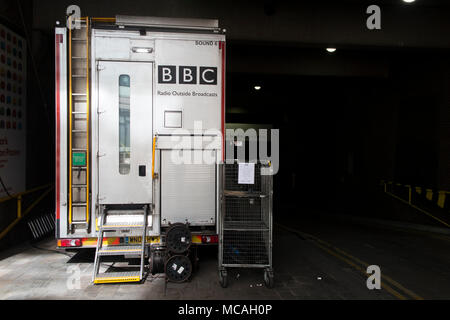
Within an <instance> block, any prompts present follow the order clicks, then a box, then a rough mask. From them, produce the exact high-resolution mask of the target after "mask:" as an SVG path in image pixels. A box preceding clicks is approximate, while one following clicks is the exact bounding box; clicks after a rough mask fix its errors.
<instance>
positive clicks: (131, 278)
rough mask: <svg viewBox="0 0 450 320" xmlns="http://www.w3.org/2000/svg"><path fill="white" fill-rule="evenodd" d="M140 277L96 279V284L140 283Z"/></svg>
mask: <svg viewBox="0 0 450 320" xmlns="http://www.w3.org/2000/svg"><path fill="white" fill-rule="evenodd" d="M139 281H141V279H140V278H139V277H114V278H95V279H94V283H117V282H139Z"/></svg>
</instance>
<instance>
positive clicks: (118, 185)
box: [98, 61, 153, 204]
mask: <svg viewBox="0 0 450 320" xmlns="http://www.w3.org/2000/svg"><path fill="white" fill-rule="evenodd" d="M98 81H99V82H98V83H99V87H98V90H99V92H98V97H99V104H98V113H99V116H98V119H99V120H98V121H99V123H98V146H99V148H98V150H99V152H98V157H99V159H98V165H99V168H98V172H99V203H100V204H131V203H134V204H144V203H151V202H152V177H151V167H152V107H153V92H152V90H153V89H152V88H153V83H152V81H153V64H152V63H147V62H117V61H114V62H112V61H111V62H107V61H100V62H99V63H98Z"/></svg>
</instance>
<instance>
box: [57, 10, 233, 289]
mask: <svg viewBox="0 0 450 320" xmlns="http://www.w3.org/2000/svg"><path fill="white" fill-rule="evenodd" d="M55 79H56V83H55V93H56V97H55V98H56V101H55V106H56V112H55V114H56V208H55V210H56V237H57V245H58V247H59V248H65V249H83V248H96V258H95V268H94V269H95V270H94V275H93V282H94V283H107V282H138V281H141V280H142V279H143V278H144V275H145V273H146V271H148V270H150V271H151V272H159V271H161V269H164V268H165V265H167V263H168V260H169V259H172V260H171V261H176V263H173V264H171V266H172V267H173V266H174V265H175V266H178V268H177V267H174V269H173V270H172V268H171V271H173V272H172V274H168V276H169V278H170V279H171V280H173V281H183V280H185V279H186V278H187V277H189V275H190V273H191V271H192V265H191V264H190V262H189V261H188V260H187V258H186V257H187V252H188V251H190V247H191V245H194V246H195V245H198V244H211V243H217V241H218V237H217V230H218V228H217V221H218V219H217V217H218V212H219V206H220V203H219V202H220V201H219V198H218V197H219V164H220V163H221V162H223V159H224V141H223V137H224V125H225V111H224V108H225V106H224V103H225V35H224V30H222V29H220V28H219V25H218V21H217V20H209V19H173V18H157V17H136V16H120V15H118V16H116V17H115V18H91V17H75V16H69V17H68V19H67V26H64V27H63V26H61V25H57V27H56V28H55ZM111 256H123V257H125V258H127V257H130V258H133V257H134V258H138V259H140V260H139V261H140V263H139V266H138V268H137V270H134V271H129V270H127V271H124V272H104V273H101V272H100V268H99V266H100V260H101V259H102V258H111ZM147 266H148V267H147ZM158 270H159V271H158ZM163 271H164V270H163Z"/></svg>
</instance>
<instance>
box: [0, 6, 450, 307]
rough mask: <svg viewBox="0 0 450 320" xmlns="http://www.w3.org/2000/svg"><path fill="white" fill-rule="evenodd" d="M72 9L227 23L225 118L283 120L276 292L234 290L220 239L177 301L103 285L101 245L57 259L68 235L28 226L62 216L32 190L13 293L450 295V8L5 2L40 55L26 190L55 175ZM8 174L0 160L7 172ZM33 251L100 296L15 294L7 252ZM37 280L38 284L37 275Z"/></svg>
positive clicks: (11, 215) (243, 286)
mask: <svg viewBox="0 0 450 320" xmlns="http://www.w3.org/2000/svg"><path fill="white" fill-rule="evenodd" d="M71 4H76V5H78V6H79V7H80V8H81V12H82V16H90V17H115V16H116V15H117V14H123V15H136V16H157V17H172V18H208V19H209V18H211V19H218V20H219V25H220V27H221V28H223V29H226V32H225V35H226V72H225V79H226V82H225V88H226V91H225V92H226V95H225V122H226V126H227V127H228V126H230V127H240V126H243V127H245V128H247V127H255V128H270V129H279V170H278V173H277V174H276V175H274V177H273V222H274V240H273V241H274V244H273V255H274V258H273V259H274V273H275V285H274V288H273V289H272V290H269V289H266V288H264V289H265V290H267V291H257V290H260V289H259V283H260V282H261V280H260V278H261V277H260V275H259V274H256V275H254V274H253V273H252V272H253V271H251V270H244V271H239V272H240V273H238V271H236V272H235V271H230V274H231V279H233V280H230V284H229V286H230V287H229V288H227V289H223V288H221V287H220V286H219V285H218V283H217V265H216V263H217V261H216V259H217V249H216V247H207V248H200V252H199V255H200V256H199V257H200V264H202V268H200V269H199V270H198V272H197V273H196V274H194V275H193V280H192V281H191V282H189V285H188V286H187V287H186V286H185V287H179V286H177V284H170V283H169V284H168V286H169V287H167V290H168V291H167V295H163V294H162V288H163V285H162V284H159V283H158V281H157V280H153V281H149V280H148V279H147V281H146V283H145V284H143V285H142V286H141V287H139V288H142V289H130V287H129V286H128V287H127V286H124V285H116V286H103V287H101V286H95V287H94V288H96V289H92V290H91V291H89V290H90V289H89V288H90V287H93V285H92V284H90V280H91V279H90V272H91V269H89V270H88V268H89V266H91V265H92V261H93V253H92V252H88V253H86V252H87V250H86V251H83V252H82V253H74V252H70V251H69V252H67V253H65V254H66V255H69V257H67V256H65V255H62V254H56V252H59V251H62V250H59V249H57V248H56V240H55V236H54V233H55V231H54V230H53V231H51V232H50V233H48V234H46V235H45V236H44V237H42V238H40V239H34V238H33V234H32V232H30V229H29V228H30V227H29V223H28V222H29V221H30V219H33V217H39V216H42V215H46V214H53V215H54V214H55V201H56V199H55V192H54V191H49V192H48V193H47V194H46V195H44V196H43V194H42V191H44V190H46V189H40V190H38V191H36V192H33V193H30V194H28V195H27V196H25V195H24V196H23V204H21V205H22V207H23V208H26V207H27V206H29V205H30V204H34V202H35V201H36V200H39V201H38V202H37V204H36V205H35V206H34V205H33V207H32V209H31V210H30V211H29V212H27V217H25V218H24V219H22V220H21V221H19V222H18V223H17V224H15V225H14V227H13V228H12V229H11V230H10V231H9V232H8V233H7V234H5V236H4V237H2V238H1V239H0V250H1V251H0V299H11V298H12V299H54V298H56V299H59V298H61V297H69V298H70V299H101V298H102V297H106V299H123V298H124V297H127V298H126V299H196V297H195V295H193V294H192V293H191V292H192V290H194V291H195V290H199V291H198V292H201V293H200V297H201V298H203V299H240V298H241V297H242V299H283V300H284V299H288V300H289V299H344V300H345V299H371V300H372V299H373V300H376V299H413V300H414V299H449V298H450V276H449V273H448V265H449V263H450V258H449V255H448V252H449V251H448V249H450V242H449V241H450V229H449V228H450V212H449V210H450V205H449V203H450V199H448V193H450V90H449V88H450V37H449V36H448V35H449V34H450V19H449V15H450V3H449V2H448V1H445V0H428V1H427V0H417V1H414V2H412V3H406V2H404V1H402V0H378V1H366V0H363V1H360V0H339V1H336V0H334V1H331V0H329V1H328V0H320V1H307V0H305V1H296V2H294V1H282V0H280V1H277V0H265V1H257V0H253V1H245V2H244V1H222V2H214V1H200V0H199V1H194V0H193V1H181V0H171V1H141V0H134V1H130V2H129V3H126V4H125V3H124V2H123V1H115V0H109V1H103V0H99V1H84V0H80V1H65V0H60V1H50V0H40V1H36V0H14V1H3V0H1V1H0V23H1V24H2V25H4V26H6V27H7V28H9V29H10V30H12V31H14V32H15V33H17V34H18V35H20V36H22V37H23V38H24V39H26V43H27V48H28V50H27V64H26V79H27V83H26V88H27V91H26V97H27V105H26V148H25V150H26V170H25V173H23V174H24V175H25V176H26V188H25V189H26V190H31V189H34V188H36V187H40V186H47V185H48V186H49V187H52V185H53V184H54V181H55V179H56V177H55V172H56V169H55V168H56V167H55V166H56V164H55V152H56V151H55V139H56V135H55V134H56V128H55V119H56V118H55V117H56V114H55V110H56V108H55V92H56V88H55V33H54V32H55V29H54V28H55V26H57V25H56V21H59V22H60V23H61V24H64V23H65V20H66V8H67V7H68V6H69V5H71ZM374 4H375V5H377V6H379V7H380V8H381V29H379V30H369V29H368V28H367V26H366V20H367V19H368V17H369V16H370V14H368V13H367V12H366V9H367V7H368V6H370V5H374ZM0 40H1V39H0ZM327 48H336V50H335V51H334V52H329V51H328V50H326V49H327ZM256 87H258V89H257V88H256ZM0 130H1V129H0ZM1 138H2V132H1V131H0V139H1ZM271 143H274V142H273V141H272V142H271ZM0 148H1V145H0ZM0 160H1V158H0ZM5 172H6V170H4V171H2V167H0V177H2V175H4V174H6V173H5ZM1 188H2V186H1V185H0V189H1ZM3 188H4V187H3ZM23 191H25V190H23ZM447 192H448V193H447ZM445 195H447V197H446V196H445ZM40 197H42V198H40ZM0 198H1V197H0ZM6 198H10V199H9V201H2V202H0V232H1V231H3V230H4V229H6V228H7V227H8V225H10V224H11V222H12V221H14V219H15V218H16V212H17V201H16V200H15V199H16V197H13V195H8V196H6ZM290 247H295V248H297V249H296V250H292V248H291V249H289V248H290ZM27 250H28V251H27ZM330 250H331V251H332V254H331V255H330V252H328V253H327V251H330ZM24 252H25V253H26V252H29V254H30V255H31V254H33V255H36V256H39V255H40V254H41V255H44V256H45V257H44V256H43V257H36V258H33V259H34V260H33V261H35V263H43V262H42V261H44V260H43V259H50V260H49V261H52V263H54V264H55V266H56V265H58V268H59V269H58V270H60V271H61V272H62V274H63V276H61V279H59V278H58V279H59V280H60V281H61V283H64V281H65V278H64V273H65V270H66V267H67V266H66V263H67V264H70V263H68V260H69V259H70V261H69V262H71V261H72V262H73V263H74V264H76V265H81V266H82V268H83V270H84V271H82V273H83V274H84V273H85V271H86V270H88V271H86V274H89V276H86V277H84V278H82V281H81V282H82V287H83V290H86V292H82V291H83V290H82V291H81V292H80V291H77V292H76V293H73V292H72V293H71V292H69V293H67V292H65V291H64V290H66V289H65V287H64V288H61V290H60V291H61V292H64V293H61V292H59V291H58V290H57V289H55V290H56V291H55V292H57V293H55V292H53V291H51V290H50V289H49V288H50V286H51V285H49V287H47V285H44V286H43V288H41V289H42V291H39V290H40V289H39V286H37V287H36V286H35V287H33V290H32V292H31V291H30V292H26V291H27V290H26V288H27V284H26V283H25V282H24V283H21V284H20V285H19V288H20V290H22V291H23V292H22V291H21V292H15V293H14V294H13V293H11V292H13V289H12V288H13V287H14V286H15V280H14V279H9V280H7V281H6V280H5V282H4V286H3V288H4V289H2V285H1V283H2V281H3V280H2V277H3V275H7V274H8V272H9V270H10V267H6V263H7V262H5V261H6V260H8V259H12V260H9V261H10V262H8V265H9V264H12V265H14V263H16V262H13V261H15V260H14V259H16V256H17V255H20V254H23V253H24ZM64 252H65V251H64ZM60 253H61V252H60ZM333 253H335V255H334V256H332V255H333ZM47 255H48V256H47ZM291 255H293V256H295V258H291V257H290V256H291ZM355 257H358V258H355ZM17 259H19V257H17ZM346 259H350V260H351V261H357V262H355V264H357V265H358V266H359V268H360V269H361V268H362V270H363V273H362V274H361V270H359V269H354V268H353V269H352V267H351V266H350V267H349V265H348V264H346V262H345V261H344V260H346ZM352 259H353V260H352ZM2 260H3V261H4V262H5V266H2V264H1V262H2ZM347 261H348V260H347ZM364 261H368V263H367V264H366V263H365V262H364ZM17 263H19V264H18V265H20V262H17ZM59 264H60V266H59ZM368 265H378V266H380V268H381V270H382V276H381V277H382V279H383V281H385V280H384V278H383V277H384V272H386V274H387V275H389V279H391V278H392V279H395V281H389V280H386V282H382V283H383V284H382V288H381V289H380V290H368V289H367V287H366V280H367V278H368V276H369V275H368V273H365V270H366V268H367V267H368ZM2 268H4V270H6V271H5V272H4V273H2V270H3V269H2ZM27 268H28V269H30V270H31V268H32V266H30V265H28V264H27ZM55 268H56V267H55ZM28 269H27V270H28ZM348 270H350V271H348ZM27 273H28V274H29V277H30V279H33V274H34V271H27ZM202 273H204V274H206V277H205V278H202V277H203V275H202ZM243 278H245V279H243ZM319 278H320V279H319ZM387 278H388V276H386V279H387ZM155 279H157V278H155ZM48 281H50V282H51V280H48ZM161 281H162V280H161ZM245 281H247V282H245ZM258 281H259V282H258ZM393 283H397V284H399V285H398V286H397V285H395V284H393ZM257 284H258V285H257ZM400 284H401V285H400ZM61 286H64V285H63V284H61ZM152 286H157V289H154V290H153V289H152V288H153V287H152ZM189 286H190V287H189ZM117 288H118V289H117ZM134 288H136V287H134ZM406 288H407V289H406ZM126 290H135V291H134V292H133V293H131V294H129V293H128V291H126ZM164 290H166V288H164ZM224 290H225V291H224ZM226 290H228V292H227V291H226ZM261 290H262V289H261ZM150 292H152V293H150ZM164 292H165V291H164ZM8 294H9V295H8Z"/></svg>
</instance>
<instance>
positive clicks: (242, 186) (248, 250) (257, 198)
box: [218, 160, 274, 288]
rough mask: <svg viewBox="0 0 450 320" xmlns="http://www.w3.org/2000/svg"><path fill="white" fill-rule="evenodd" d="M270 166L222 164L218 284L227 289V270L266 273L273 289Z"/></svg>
mask: <svg viewBox="0 0 450 320" xmlns="http://www.w3.org/2000/svg"><path fill="white" fill-rule="evenodd" d="M269 166H270V163H269V162H265V163H264V162H258V163H239V162H238V161H236V160H235V161H234V163H232V164H222V165H221V167H220V178H221V181H220V183H221V186H222V187H221V191H220V201H221V208H220V217H219V259H218V260H219V282H220V285H221V286H222V287H223V288H225V287H227V286H228V276H227V275H228V274H227V268H233V267H236V268H261V269H264V282H265V284H266V286H267V287H269V288H272V287H273V283H274V273H273V268H272V229H273V221H272V220H273V219H272V197H273V178H272V175H262V174H261V169H262V168H264V167H267V168H268V167H269Z"/></svg>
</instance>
